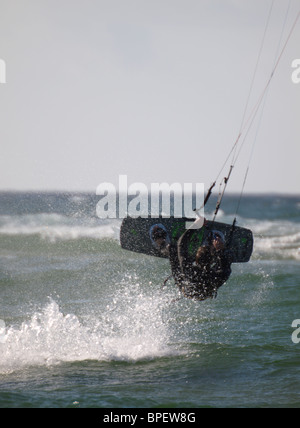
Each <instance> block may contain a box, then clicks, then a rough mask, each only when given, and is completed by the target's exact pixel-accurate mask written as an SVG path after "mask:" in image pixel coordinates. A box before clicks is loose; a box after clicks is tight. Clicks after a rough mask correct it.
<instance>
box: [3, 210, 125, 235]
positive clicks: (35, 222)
mask: <svg viewBox="0 0 300 428" xmlns="http://www.w3.org/2000/svg"><path fill="white" fill-rule="evenodd" d="M119 228H120V227H119V223H118V221H113V220H110V221H102V222H101V221H100V220H99V219H95V218H89V219H87V218H85V219H82V218H74V217H67V216H63V215H60V214H28V215H22V216H0V234H3V235H12V236H16V235H38V236H40V238H41V239H45V240H49V241H51V242H55V241H57V240H75V239H80V238H92V239H105V238H115V239H118V237H119Z"/></svg>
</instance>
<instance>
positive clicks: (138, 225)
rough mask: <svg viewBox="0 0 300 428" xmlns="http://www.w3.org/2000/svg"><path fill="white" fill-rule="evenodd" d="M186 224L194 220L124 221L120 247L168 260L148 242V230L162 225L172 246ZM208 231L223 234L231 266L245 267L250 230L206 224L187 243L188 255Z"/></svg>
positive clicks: (131, 219) (197, 246)
mask: <svg viewBox="0 0 300 428" xmlns="http://www.w3.org/2000/svg"><path fill="white" fill-rule="evenodd" d="M187 222H194V219H187V218H174V217H170V218H162V217H160V218H156V219H153V218H141V217H138V218H131V217H127V218H125V219H124V220H123V222H122V226H121V232H120V242H121V247H122V248H123V249H125V250H129V251H133V252H135V253H142V254H147V255H149V256H154V257H163V258H167V256H166V255H163V254H161V253H160V251H158V250H157V249H156V248H155V246H154V244H153V242H152V241H151V238H150V229H151V227H152V226H154V225H163V226H164V228H165V229H166V230H167V232H168V234H169V237H170V239H171V242H172V243H174V244H175V243H176V242H177V241H178V239H179V238H180V236H181V235H182V234H183V233H184V232H185V231H186V224H187ZM211 231H219V232H222V233H223V235H224V236H225V242H226V248H227V249H230V250H231V252H232V255H233V263H246V262H248V261H249V260H250V258H251V255H252V251H253V234H252V232H251V230H249V229H245V228H242V227H238V226H235V227H234V228H233V227H232V225H230V224H225V223H219V222H212V221H206V222H205V226H203V227H202V228H201V229H195V231H194V233H193V235H192V238H191V240H190V243H189V249H188V250H189V254H190V255H191V256H194V255H196V252H197V249H198V248H199V247H200V246H201V245H203V244H205V241H207V239H208V237H209V235H210V232H211Z"/></svg>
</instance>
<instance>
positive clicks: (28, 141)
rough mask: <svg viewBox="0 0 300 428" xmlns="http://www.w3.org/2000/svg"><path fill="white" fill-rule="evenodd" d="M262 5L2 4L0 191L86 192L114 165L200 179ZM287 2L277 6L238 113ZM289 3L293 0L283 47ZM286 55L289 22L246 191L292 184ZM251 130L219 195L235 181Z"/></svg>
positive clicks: (255, 44)
mask: <svg viewBox="0 0 300 428" xmlns="http://www.w3.org/2000/svg"><path fill="white" fill-rule="evenodd" d="M271 3H272V0H25V1H24V0H0V58H1V59H3V60H4V61H5V63H6V84H1V85H0V112H1V115H0V144H1V157H0V190H7V189H9V190H88V191H93V192H94V191H95V190H96V187H97V186H98V184H100V183H102V182H111V183H113V184H117V183H118V178H119V175H121V174H126V175H128V182H129V184H131V183H133V182H143V183H145V184H147V185H149V184H150V183H152V182H163V181H165V182H167V183H169V184H172V183H174V182H179V183H185V182H192V183H196V182H198V183H205V187H206V188H207V187H209V185H210V183H211V182H212V181H213V180H214V179H215V178H216V176H217V175H218V172H219V170H220V168H221V166H222V164H223V162H224V161H225V159H226V157H227V155H228V153H229V152H230V150H231V148H232V146H233V144H234V142H235V140H236V138H237V135H238V133H239V130H240V126H241V122H242V117H243V112H244V109H245V105H246V101H247V97H248V93H249V88H250V84H251V80H252V77H253V73H254V69H255V65H256V61H257V57H258V53H259V50H260V46H261V42H262V38H263V34H264V29H265V25H266V21H267V17H268V14H269V11H270V6H271ZM288 4H289V0H277V1H275V2H274V7H273V13H272V16H271V20H270V24H269V29H268V33H267V36H266V40H265V46H264V50H263V52H262V56H261V62H260V64H259V68H258V71H257V78H256V80H255V83H254V89H253V92H252V97H251V99H250V103H249V112H250V111H251V109H252V108H253V106H254V105H255V103H256V101H257V100H258V97H259V96H260V94H261V92H262V90H263V87H264V85H265V84H266V82H267V81H268V79H269V76H270V74H271V71H272V68H273V65H274V60H275V54H276V51H277V52H278V43H279V40H280V35H281V32H282V27H283V24H284V17H285V15H286V12H287V7H288ZM299 10H300V0H291V3H290V10H289V15H288V18H287V22H286V27H285V29H284V33H283V39H282V44H281V46H282V45H283V43H284V42H285V40H286V38H287V35H288V32H289V30H290V28H291V26H292V23H293V21H294V20H295V18H296V15H297V13H298V11H299ZM295 59H300V20H299V22H298V24H297V27H296V29H295V31H294V33H293V35H292V38H291V39H290V41H289V44H288V46H287V49H286V50H285V52H284V55H283V57H282V60H281V62H280V64H279V67H278V69H277V71H276V74H275V76H274V79H273V80H272V84H271V86H270V89H269V91H268V97H267V101H266V105H265V109H264V114H263V117H262V121H261V125H260V127H259V132H258V136H257V140H256V145H255V151H254V154H253V157H252V162H251V168H250V172H249V178H248V182H247V185H246V191H247V192H256V191H260V192H289V193H290V192H297V193H300V166H299V162H300V120H299V119H300V118H299V113H300V84H295V83H293V82H292V79H291V76H292V73H293V68H292V62H293V61H294V60H295ZM256 132H257V123H254V124H253V128H252V129H251V131H250V132H249V134H248V136H247V139H246V140H245V144H244V147H243V151H242V152H241V155H240V158H239V161H238V162H237V165H236V168H235V170H234V172H233V176H232V181H231V182H230V184H229V185H228V191H239V190H240V189H241V185H242V180H243V176H244V172H245V168H246V165H247V163H248V160H249V154H250V152H251V147H252V145H253V142H254V141H255V135H256ZM224 172H225V173H226V172H227V169H226V170H225V171H224ZM223 175H224V174H223ZM221 177H222V175H221Z"/></svg>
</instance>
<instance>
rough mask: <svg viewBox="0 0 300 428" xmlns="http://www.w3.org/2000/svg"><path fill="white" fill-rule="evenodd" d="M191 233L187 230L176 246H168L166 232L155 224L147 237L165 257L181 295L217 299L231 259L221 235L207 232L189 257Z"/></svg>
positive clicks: (192, 231)
mask: <svg viewBox="0 0 300 428" xmlns="http://www.w3.org/2000/svg"><path fill="white" fill-rule="evenodd" d="M194 232H195V231H194V229H188V230H186V231H185V232H184V233H183V235H182V236H181V237H180V238H179V240H178V242H177V243H171V241H170V238H169V236H168V233H167V231H166V229H165V228H161V225H156V228H155V227H153V229H152V232H150V236H151V237H152V242H153V243H155V245H156V246H157V249H161V251H163V253H164V254H165V255H166V254H168V257H169V260H170V265H171V270H172V276H173V278H174V280H175V283H176V284H177V286H178V287H179V289H180V290H181V292H182V293H183V295H184V296H185V297H188V298H192V299H196V300H205V299H207V298H213V297H216V296H217V291H218V289H219V288H220V287H221V286H222V285H223V284H224V283H225V282H226V281H227V280H228V279H229V277H230V275H231V263H232V257H231V252H230V250H228V249H226V242H225V237H224V235H223V233H222V232H220V231H217V230H213V231H212V232H210V233H209V235H208V238H207V239H206V241H205V242H204V244H203V245H202V246H200V247H199V248H198V250H197V253H196V256H191V255H190V254H189V245H190V242H191V239H192V236H193V234H194Z"/></svg>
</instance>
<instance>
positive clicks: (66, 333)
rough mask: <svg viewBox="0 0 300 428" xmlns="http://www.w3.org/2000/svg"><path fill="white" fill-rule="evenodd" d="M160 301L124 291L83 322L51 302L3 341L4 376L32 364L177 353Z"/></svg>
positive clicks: (9, 330) (0, 345)
mask: <svg viewBox="0 0 300 428" xmlns="http://www.w3.org/2000/svg"><path fill="white" fill-rule="evenodd" d="M168 338H169V333H168V326H167V324H165V323H164V322H163V319H162V308H161V300H160V299H156V298H155V299H151V298H149V296H148V297H145V296H141V295H140V294H136V293H133V294H132V295H131V296H130V297H129V295H128V294H127V295H126V293H125V294H124V293H122V298H121V295H120V299H118V297H116V298H115V299H114V300H113V301H112V303H111V304H110V305H109V306H107V307H106V309H105V310H104V311H103V313H102V314H101V315H99V314H98V315H97V316H95V317H94V318H90V319H89V320H85V321H84V322H82V321H81V320H80V319H79V318H78V317H77V316H75V315H73V314H66V315H64V314H63V313H62V311H61V309H60V308H59V305H58V304H57V303H56V302H55V301H54V300H51V301H50V303H49V304H47V305H46V306H45V307H44V308H43V310H42V311H41V312H36V313H34V314H33V315H32V317H31V319H30V320H29V321H25V322H23V323H22V325H21V326H19V327H9V326H7V330H6V334H5V337H4V339H3V340H2V341H1V343H0V354H1V359H0V374H7V373H11V372H14V371H17V370H22V369H24V368H26V367H29V366H51V365H56V364H59V363H63V362H76V361H85V360H97V361H114V360H115V361H120V360H121V361H138V360H144V359H152V358H157V357H162V356H166V355H170V354H173V353H174V352H173V350H172V348H170V347H169V346H168V344H167V342H168Z"/></svg>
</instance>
